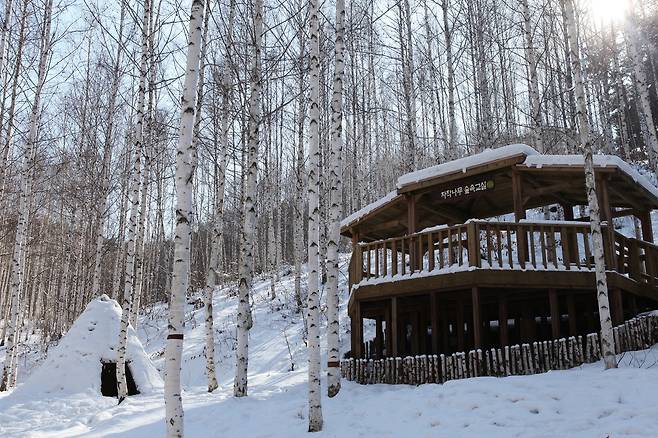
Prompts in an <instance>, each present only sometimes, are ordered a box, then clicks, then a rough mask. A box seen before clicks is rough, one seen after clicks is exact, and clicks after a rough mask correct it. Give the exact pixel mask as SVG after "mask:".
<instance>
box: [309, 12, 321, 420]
mask: <svg viewBox="0 0 658 438" xmlns="http://www.w3.org/2000/svg"><path fill="white" fill-rule="evenodd" d="M309 16H310V29H309V33H310V36H311V58H310V66H309V67H310V69H309V71H310V77H311V80H310V82H311V98H310V105H311V109H310V121H309V140H308V155H309V170H308V431H309V432H318V431H320V430H322V404H321V397H320V327H319V324H320V318H319V313H320V291H319V283H318V280H319V279H318V268H319V243H320V242H319V237H320V233H319V225H320V224H319V221H320V210H319V193H318V192H319V189H320V179H319V170H320V169H319V168H320V135H319V134H320V133H319V117H320V109H319V107H318V104H319V97H320V76H319V74H320V23H319V19H318V0H310V1H309Z"/></svg>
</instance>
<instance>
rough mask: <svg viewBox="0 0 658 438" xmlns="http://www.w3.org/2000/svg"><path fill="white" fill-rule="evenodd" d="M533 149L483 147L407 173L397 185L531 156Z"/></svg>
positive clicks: (523, 146)
mask: <svg viewBox="0 0 658 438" xmlns="http://www.w3.org/2000/svg"><path fill="white" fill-rule="evenodd" d="M537 154H539V152H537V151H536V150H535V149H533V148H531V147H530V146H528V145H525V144H511V145H507V146H502V147H499V148H496V149H485V150H484V151H483V152H480V153H479V154H474V155H469V156H468V157H464V158H459V159H457V160H453V161H448V162H446V163H442V164H437V165H436V166H431V167H428V168H426V169H421V170H417V171H415V172H411V173H407V174H405V175H402V176H401V177H399V178H398V183H397V187H398V189H401V188H402V187H404V186H407V185H409V184H414V183H418V182H421V181H425V180H428V179H433V178H437V177H440V176H443V175H448V174H451V173H455V172H462V173H466V172H467V171H468V170H470V169H472V168H474V167H477V166H481V165H482V164H486V163H489V162H492V161H496V160H503V159H506V158H511V157H514V156H517V155H525V156H533V155H537Z"/></svg>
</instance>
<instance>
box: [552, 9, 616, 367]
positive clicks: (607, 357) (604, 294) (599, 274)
mask: <svg viewBox="0 0 658 438" xmlns="http://www.w3.org/2000/svg"><path fill="white" fill-rule="evenodd" d="M562 1H563V3H564V12H565V16H564V20H565V21H566V22H567V23H566V24H567V35H568V40H569V58H570V60H571V67H572V71H573V75H574V93H575V95H576V117H577V119H578V124H579V125H580V141H581V143H582V147H583V150H584V154H585V185H586V188H587V200H588V202H589V214H590V227H591V231H592V246H593V252H594V266H595V269H596V297H597V301H598V305H599V319H600V320H601V352H602V354H603V362H604V364H605V368H606V369H610V368H617V359H616V357H615V346H614V340H613V336H612V319H611V318H610V303H609V300H608V283H607V278H606V273H605V259H604V255H603V234H602V233H601V218H600V211H599V201H598V198H597V193H596V181H595V178H594V163H593V159H592V142H591V138H590V132H589V130H590V128H589V121H588V118H587V109H586V101H585V90H584V86H583V74H582V70H581V68H582V67H581V64H580V54H579V49H578V38H577V31H576V22H575V16H574V7H573V3H572V0H562ZM609 226H612V224H609Z"/></svg>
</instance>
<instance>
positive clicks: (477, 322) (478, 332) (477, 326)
mask: <svg viewBox="0 0 658 438" xmlns="http://www.w3.org/2000/svg"><path fill="white" fill-rule="evenodd" d="M471 299H472V301H473V347H474V349H478V348H482V318H481V315H480V289H479V288H478V287H477V286H473V287H472V288H471Z"/></svg>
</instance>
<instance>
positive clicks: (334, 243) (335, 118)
mask: <svg viewBox="0 0 658 438" xmlns="http://www.w3.org/2000/svg"><path fill="white" fill-rule="evenodd" d="M344 34H345V0H337V1H336V45H335V48H334V56H335V58H336V59H335V62H336V65H335V68H334V84H333V94H332V98H331V151H330V153H329V166H330V168H331V172H330V176H329V179H330V189H329V205H330V206H329V221H330V223H329V227H330V229H329V233H328V240H327V285H326V289H325V290H326V293H327V320H328V325H327V350H328V353H327V392H328V395H329V397H334V396H336V395H337V394H338V392H339V391H340V368H339V366H340V336H339V329H340V326H339V321H338V306H339V300H338V273H339V270H338V243H339V242H340V213H341V205H342V204H343V202H342V193H343V184H342V183H343V181H342V180H343V178H342V173H343V166H342V164H343V163H342V155H343V138H342V132H343V129H342V128H343V76H344V72H345V41H344Z"/></svg>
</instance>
